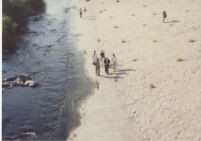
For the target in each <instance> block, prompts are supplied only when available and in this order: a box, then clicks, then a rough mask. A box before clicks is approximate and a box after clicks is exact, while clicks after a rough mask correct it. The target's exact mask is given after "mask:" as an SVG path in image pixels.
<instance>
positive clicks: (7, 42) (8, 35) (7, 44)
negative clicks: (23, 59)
mask: <svg viewBox="0 0 201 141" xmlns="http://www.w3.org/2000/svg"><path fill="white" fill-rule="evenodd" d="M17 27H18V24H16V23H15V22H13V21H12V19H11V18H10V17H8V16H4V15H3V49H11V48H12V47H13V46H14V45H15V41H16V29H17Z"/></svg>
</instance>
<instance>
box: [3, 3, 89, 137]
mask: <svg viewBox="0 0 201 141" xmlns="http://www.w3.org/2000/svg"><path fill="white" fill-rule="evenodd" d="M78 11H79V8H77V7H75V6H73V0H60V1H55V0H46V12H45V13H43V14H41V15H39V16H37V17H32V18H30V22H29V25H28V31H27V33H26V34H25V35H23V36H22V37H20V40H19V42H18V49H17V51H16V52H14V53H9V54H4V56H3V62H2V66H3V67H2V71H3V73H2V74H3V78H7V77H9V76H13V75H16V74H21V73H25V74H28V75H31V76H33V79H34V80H35V81H36V82H38V83H39V86H38V87H36V88H31V87H14V88H12V89H5V90H3V96H2V101H3V102H2V112H3V116H2V121H3V132H2V135H3V139H4V140H17V139H21V140H33V139H34V140H66V138H67V136H68V133H69V130H70V129H71V128H72V127H74V126H76V125H77V124H78V122H77V121H78V120H77V119H78V115H77V113H76V112H75V111H76V110H75V109H76V108H75V106H74V102H76V101H77V100H79V99H81V98H82V97H84V96H86V95H87V94H89V93H90V92H91V89H92V82H91V81H90V79H89V78H88V77H87V75H86V73H85V70H84V67H83V65H84V63H85V61H84V58H83V56H82V53H81V52H79V51H77V49H76V46H75V42H76V40H77V38H78V37H79V36H81V35H79V34H71V25H72V24H73V23H71V19H72V18H73V16H79V15H78Z"/></svg>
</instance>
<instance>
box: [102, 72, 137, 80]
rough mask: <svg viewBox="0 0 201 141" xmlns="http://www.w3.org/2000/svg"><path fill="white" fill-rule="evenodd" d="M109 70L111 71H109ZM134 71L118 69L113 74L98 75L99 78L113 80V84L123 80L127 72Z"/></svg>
mask: <svg viewBox="0 0 201 141" xmlns="http://www.w3.org/2000/svg"><path fill="white" fill-rule="evenodd" d="M110 70H111V69H110ZM132 71H136V70H135V69H120V70H116V71H115V72H110V73H109V75H100V77H104V78H109V79H114V82H117V81H118V80H119V79H122V78H124V77H123V76H124V75H126V74H127V73H128V72H132Z"/></svg>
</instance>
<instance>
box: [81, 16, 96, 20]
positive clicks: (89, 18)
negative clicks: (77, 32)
mask: <svg viewBox="0 0 201 141" xmlns="http://www.w3.org/2000/svg"><path fill="white" fill-rule="evenodd" d="M83 19H86V20H96V16H85V17H84V18H83Z"/></svg>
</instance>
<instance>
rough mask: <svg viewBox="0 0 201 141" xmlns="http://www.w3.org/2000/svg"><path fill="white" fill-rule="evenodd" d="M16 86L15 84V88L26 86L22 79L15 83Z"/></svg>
mask: <svg viewBox="0 0 201 141" xmlns="http://www.w3.org/2000/svg"><path fill="white" fill-rule="evenodd" d="M14 84H15V86H23V85H24V82H23V81H22V80H21V79H19V78H17V79H16V80H15V81H14Z"/></svg>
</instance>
